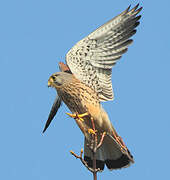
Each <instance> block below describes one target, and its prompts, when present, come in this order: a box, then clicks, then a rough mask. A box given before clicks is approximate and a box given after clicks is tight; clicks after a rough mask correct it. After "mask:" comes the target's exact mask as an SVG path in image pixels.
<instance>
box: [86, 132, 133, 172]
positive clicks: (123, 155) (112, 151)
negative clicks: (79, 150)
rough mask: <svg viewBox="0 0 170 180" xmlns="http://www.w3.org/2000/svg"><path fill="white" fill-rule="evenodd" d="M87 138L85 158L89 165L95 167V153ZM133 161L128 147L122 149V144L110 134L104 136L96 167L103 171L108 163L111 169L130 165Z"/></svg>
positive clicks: (97, 155) (97, 154)
mask: <svg viewBox="0 0 170 180" xmlns="http://www.w3.org/2000/svg"><path fill="white" fill-rule="evenodd" d="M87 144H88V142H87V139H86V138H85V144H84V160H85V161H86V162H87V164H88V166H89V167H91V168H93V155H92V152H91V150H90V149H89V146H88V145H87ZM131 162H134V161H133V157H132V155H131V154H130V152H129V150H128V149H126V150H125V149H122V147H121V146H120V144H119V143H118V142H117V141H116V140H115V139H114V138H113V137H112V136H110V135H106V136H105V137H104V140H103V143H102V146H101V147H100V148H99V149H98V150H97V152H96V168H100V170H101V171H102V170H103V169H104V166H105V164H106V166H107V168H108V169H110V170H113V169H119V168H123V167H128V166H129V165H130V163H131Z"/></svg>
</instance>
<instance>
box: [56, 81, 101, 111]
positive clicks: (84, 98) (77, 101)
mask: <svg viewBox="0 0 170 180" xmlns="http://www.w3.org/2000/svg"><path fill="white" fill-rule="evenodd" d="M57 92H58V95H59V96H60V97H61V98H62V100H63V101H64V103H65V104H66V105H67V106H68V108H69V109H70V110H71V111H72V112H73V113H79V114H82V113H85V112H90V111H92V109H96V108H97V107H99V106H100V103H99V98H98V95H97V93H95V92H94V90H92V89H91V88H90V87H88V86H86V85H85V84H83V83H81V82H79V81H78V80H75V81H73V82H70V83H67V84H64V85H63V86H62V88H60V89H58V90H57Z"/></svg>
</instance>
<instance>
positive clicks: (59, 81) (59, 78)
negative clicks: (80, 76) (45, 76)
mask: <svg viewBox="0 0 170 180" xmlns="http://www.w3.org/2000/svg"><path fill="white" fill-rule="evenodd" d="M72 78H73V75H72V74H70V73H66V72H56V73H54V74H52V75H51V76H50V78H49V80H48V87H55V88H56V89H57V88H60V87H61V86H62V85H64V84H65V83H68V82H70V81H71V80H72Z"/></svg>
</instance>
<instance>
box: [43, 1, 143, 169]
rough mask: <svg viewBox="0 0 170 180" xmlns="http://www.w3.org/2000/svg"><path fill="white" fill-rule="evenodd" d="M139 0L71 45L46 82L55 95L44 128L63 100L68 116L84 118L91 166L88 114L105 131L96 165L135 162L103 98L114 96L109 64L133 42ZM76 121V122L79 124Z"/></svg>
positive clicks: (119, 165)
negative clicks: (57, 67)
mask: <svg viewBox="0 0 170 180" xmlns="http://www.w3.org/2000/svg"><path fill="white" fill-rule="evenodd" d="M138 6H139V4H138V5H136V6H135V7H134V8H132V9H130V6H129V7H128V8H127V9H126V10H125V11H123V12H122V13H121V14H120V15H118V16H116V17H115V18H113V19H111V20H110V21H108V22H107V23H106V24H104V25H102V26H101V27H99V28H98V29H96V30H95V31H94V32H92V33H91V34H89V35H88V36H87V37H85V38H84V39H82V40H81V41H79V42H78V43H77V44H76V45H75V46H73V47H72V48H71V49H70V50H69V52H68V53H67V55H66V64H64V63H59V67H60V70H61V72H57V73H54V74H52V75H51V76H50V78H49V80H48V86H50V87H54V88H55V89H56V91H57V97H56V99H55V102H54V104H53V106H52V109H51V112H50V114H49V117H48V120H47V122H46V125H45V128H44V131H43V132H45V131H46V129H47V128H48V126H49V124H50V123H51V121H52V119H53V118H54V116H55V115H56V113H57V111H58V109H59V107H60V105H61V102H62V101H63V102H64V103H65V104H66V105H67V107H68V108H69V109H70V111H71V112H72V113H73V114H72V115H71V114H70V116H72V117H75V118H79V119H83V121H82V124H83V128H81V127H80V126H79V127H80V129H81V130H82V132H83V133H84V135H85V144H84V160H85V161H86V162H87V163H88V165H89V166H92V154H91V152H90V149H89V146H87V144H88V141H89V139H88V138H89V137H88V129H90V128H92V125H91V122H90V121H89V117H92V118H93V119H94V124H95V127H96V130H97V133H103V132H106V133H107V136H106V137H105V138H104V140H103V144H102V146H101V147H100V148H99V149H98V150H97V153H96V159H97V168H100V169H101V170H103V169H104V165H106V166H107V167H108V168H109V169H119V168H122V167H128V166H129V165H130V164H131V163H133V162H134V160H133V156H132V155H131V153H130V152H129V150H128V149H127V147H126V146H125V144H124V143H123V141H122V139H121V138H120V136H118V134H117V133H116V131H115V129H114V127H113V125H112V123H111V121H110V120H109V117H108V115H107V113H106V112H105V110H104V109H103V108H102V105H101V102H102V101H110V100H113V99H114V94H113V90H112V82H111V74H112V67H113V66H114V65H115V64H116V62H117V61H118V60H119V59H120V58H121V56H122V55H123V54H124V53H125V52H126V51H127V49H128V46H129V45H130V44H131V43H132V42H133V40H132V39H130V38H131V36H133V35H134V34H135V33H136V27H137V26H138V25H139V19H140V18H141V16H140V15H138V13H139V12H140V11H141V9H142V7H140V8H138ZM78 125H79V124H78Z"/></svg>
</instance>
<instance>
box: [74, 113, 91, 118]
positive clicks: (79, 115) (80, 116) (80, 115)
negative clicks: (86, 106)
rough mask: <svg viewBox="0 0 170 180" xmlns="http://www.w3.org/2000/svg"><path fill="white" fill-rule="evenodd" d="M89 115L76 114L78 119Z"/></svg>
mask: <svg viewBox="0 0 170 180" xmlns="http://www.w3.org/2000/svg"><path fill="white" fill-rule="evenodd" d="M88 115H89V114H88V113H87V112H86V113H83V114H78V115H77V116H78V117H79V118H83V117H84V116H88Z"/></svg>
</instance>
